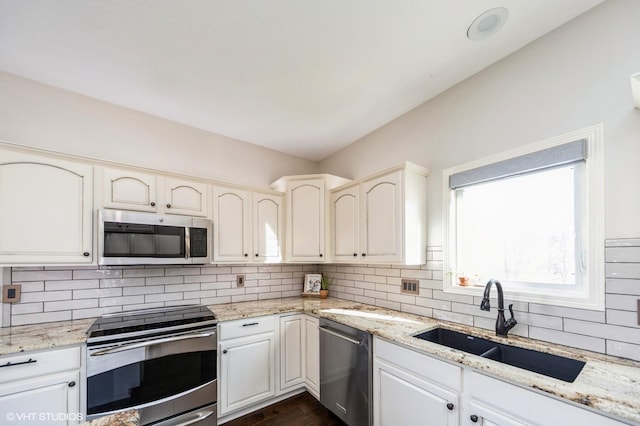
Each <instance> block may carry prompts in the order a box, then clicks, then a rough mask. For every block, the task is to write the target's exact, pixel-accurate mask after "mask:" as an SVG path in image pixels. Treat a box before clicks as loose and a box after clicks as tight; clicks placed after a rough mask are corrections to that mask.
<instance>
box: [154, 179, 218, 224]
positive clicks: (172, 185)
mask: <svg viewBox="0 0 640 426" xmlns="http://www.w3.org/2000/svg"><path fill="white" fill-rule="evenodd" d="M162 181H163V187H164V204H163V210H164V212H165V213H167V214H180V215H187V216H202V217H208V216H209V208H208V206H209V204H208V203H209V197H208V196H207V194H208V193H209V185H208V184H206V183H203V182H195V181H190V180H184V179H175V178H168V177H167V178H163V179H162Z"/></svg>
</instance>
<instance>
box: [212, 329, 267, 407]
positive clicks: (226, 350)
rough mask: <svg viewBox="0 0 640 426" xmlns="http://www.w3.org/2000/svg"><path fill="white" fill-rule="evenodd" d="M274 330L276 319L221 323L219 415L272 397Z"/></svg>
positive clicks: (219, 344)
mask: <svg viewBox="0 0 640 426" xmlns="http://www.w3.org/2000/svg"><path fill="white" fill-rule="evenodd" d="M276 326H277V323H276V318H275V317H260V318H249V319H246V320H239V321H229V322H222V323H220V341H219V343H218V352H219V357H218V358H219V360H220V369H219V371H220V374H219V377H218V382H219V386H220V392H219V395H218V410H219V413H220V415H225V414H228V413H230V412H233V411H235V410H239V409H241V408H245V407H248V406H250V405H252V404H255V403H258V402H260V401H263V400H266V399H269V398H272V397H274V396H275V394H276V357H275V346H276V342H275V338H276V336H275V334H276Z"/></svg>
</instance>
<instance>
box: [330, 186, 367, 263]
mask: <svg viewBox="0 0 640 426" xmlns="http://www.w3.org/2000/svg"><path fill="white" fill-rule="evenodd" d="M359 191H360V186H358V185H355V186H351V187H348V188H345V189H342V190H339V191H336V192H332V193H331V197H330V209H331V235H330V240H331V242H332V245H333V247H332V250H331V252H332V255H333V260H334V261H338V262H354V261H357V260H359V259H360V204H359V203H360V196H359Z"/></svg>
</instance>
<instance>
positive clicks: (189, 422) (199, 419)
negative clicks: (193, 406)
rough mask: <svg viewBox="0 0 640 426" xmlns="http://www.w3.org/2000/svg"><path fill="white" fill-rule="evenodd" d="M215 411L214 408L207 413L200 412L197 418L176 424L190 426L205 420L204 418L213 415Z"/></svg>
mask: <svg viewBox="0 0 640 426" xmlns="http://www.w3.org/2000/svg"><path fill="white" fill-rule="evenodd" d="M213 413H215V411H214V410H211V411H209V412H208V413H207V414H198V417H196V418H195V419H191V420H187V421H186V422H184V423H178V424H177V425H176V426H189V425H192V424H195V423H199V422H201V421H203V420H204V419H206V418H208V417H211V415H212V414H213Z"/></svg>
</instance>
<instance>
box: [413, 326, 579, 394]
mask: <svg viewBox="0 0 640 426" xmlns="http://www.w3.org/2000/svg"><path fill="white" fill-rule="evenodd" d="M414 337H416V338H418V339H422V340H426V341H429V342H433V343H437V344H439V345H443V346H447V347H449V348H453V349H457V350H460V351H463V352H467V353H470V354H474V355H478V356H481V357H483V358H487V359H491V360H493V361H497V362H501V363H503V364H508V365H512V366H514V367H518V368H522V369H525V370H528V371H533V372H535V373H539V374H542V375H545V376H547V377H553V378H555V379H559V380H563V381H565V382H569V383H572V382H573V381H575V380H576V378H577V377H578V374H580V371H582V367H584V364H585V363H584V362H582V361H577V360H575V359H571V358H566V357H562V356H558V355H552V354H547V353H544V352H538V351H534V350H532V349H525V348H519V347H517V346H511V345H505V344H503V343H497V342H493V341H491V340H487V339H482V338H480V337H474V336H471V335H468V334H465V333H459V332H457V331H453V330H448V329H446V328H435V329H433V330H430V331H426V332H424V333H420V334H417V335H415V336H414Z"/></svg>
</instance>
